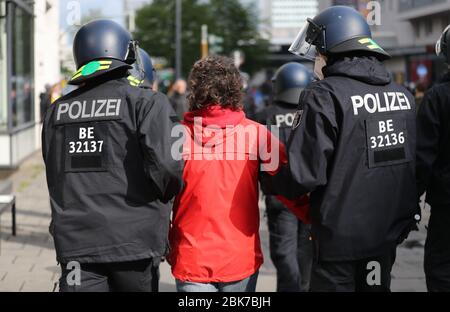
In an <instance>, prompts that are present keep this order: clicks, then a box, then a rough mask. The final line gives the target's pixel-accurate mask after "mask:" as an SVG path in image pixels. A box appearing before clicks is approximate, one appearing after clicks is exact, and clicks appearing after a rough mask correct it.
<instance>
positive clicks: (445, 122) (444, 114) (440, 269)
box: [417, 26, 450, 292]
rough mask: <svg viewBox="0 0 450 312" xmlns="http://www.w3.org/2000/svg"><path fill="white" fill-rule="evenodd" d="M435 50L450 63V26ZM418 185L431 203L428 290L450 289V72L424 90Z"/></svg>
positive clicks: (426, 264) (418, 135)
mask: <svg viewBox="0 0 450 312" xmlns="http://www.w3.org/2000/svg"><path fill="white" fill-rule="evenodd" d="M436 52H437V54H438V55H439V56H441V57H443V58H445V60H446V62H447V64H449V65H450V26H449V27H447V28H446V29H445V31H444V33H443V34H442V36H441V38H440V39H439V40H438V43H437V45H436ZM417 186H418V191H419V194H420V195H422V194H423V193H425V192H426V193H427V194H426V202H427V203H428V204H430V206H431V216H430V221H429V224H428V236H427V241H426V244H425V263H424V264H425V275H426V280H427V287H428V290H429V291H445V292H448V291H450V73H449V72H447V73H446V74H445V75H444V77H443V78H442V79H441V81H440V82H439V83H438V84H436V85H435V86H434V87H433V88H431V89H430V90H428V92H427V93H426V94H425V97H424V99H423V102H422V104H421V105H420V109H419V112H418V120H417Z"/></svg>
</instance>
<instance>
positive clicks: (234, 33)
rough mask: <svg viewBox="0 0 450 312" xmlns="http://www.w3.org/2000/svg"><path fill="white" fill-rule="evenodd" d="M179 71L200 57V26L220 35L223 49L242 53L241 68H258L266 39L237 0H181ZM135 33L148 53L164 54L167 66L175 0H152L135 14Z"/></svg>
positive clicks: (172, 49)
mask: <svg viewBox="0 0 450 312" xmlns="http://www.w3.org/2000/svg"><path fill="white" fill-rule="evenodd" d="M182 3H183V16H182V23H183V27H182V43H183V73H184V75H185V76H187V74H188V72H189V70H190V68H191V67H192V65H193V64H194V62H195V61H196V60H198V59H199V58H200V57H201V49H200V45H201V26H202V25H203V24H206V25H208V28H209V33H210V34H214V35H215V36H219V37H222V38H223V53H222V54H224V55H231V52H232V51H233V50H235V49H239V50H242V51H244V52H245V54H246V59H247V61H246V64H245V65H244V70H247V71H250V72H253V71H254V70H257V69H259V67H260V66H261V65H262V62H263V61H264V59H265V56H266V53H267V50H268V49H267V48H268V42H267V41H266V40H263V39H261V38H260V36H259V32H258V25H257V24H258V21H257V19H256V17H255V16H254V15H253V14H252V12H251V11H250V10H248V9H246V8H244V7H243V6H242V5H241V4H240V2H239V1H238V0H209V1H200V0H182ZM136 26H137V30H136V33H135V37H136V38H137V39H138V40H139V42H140V45H141V46H142V48H143V49H145V50H147V51H148V52H149V53H150V54H151V55H152V56H155V57H164V58H166V59H167V61H168V62H169V66H172V67H174V62H175V1H174V0H154V1H153V2H152V4H149V5H147V6H144V7H143V8H141V9H140V10H139V11H138V12H137V15H136Z"/></svg>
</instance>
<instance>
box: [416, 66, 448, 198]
mask: <svg viewBox="0 0 450 312" xmlns="http://www.w3.org/2000/svg"><path fill="white" fill-rule="evenodd" d="M417 118H418V119H417V186H418V190H419V194H420V195H422V194H423V193H424V192H425V191H426V192H427V196H426V201H427V202H428V203H429V204H430V205H432V206H448V205H450V73H448V74H446V75H445V76H444V78H443V79H442V81H441V82H440V83H439V84H437V85H435V86H434V87H433V88H431V89H430V90H428V91H427V93H426V94H425V97H424V99H423V102H422V104H421V105H420V108H419V112H418V117H417Z"/></svg>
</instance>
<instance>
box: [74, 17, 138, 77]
mask: <svg viewBox="0 0 450 312" xmlns="http://www.w3.org/2000/svg"><path fill="white" fill-rule="evenodd" d="M132 43H133V40H132V37H131V34H130V33H129V32H128V31H127V30H126V29H125V28H123V27H122V26H120V25H119V24H118V23H116V22H114V21H111V20H105V19H100V20H95V21H92V22H90V23H88V24H86V25H84V26H82V27H81V28H80V29H79V30H78V32H77V33H76V35H75V39H74V43H73V56H74V59H75V64H76V66H77V69H79V68H80V67H82V66H83V65H85V64H87V63H89V62H90V61H94V60H99V59H114V60H118V61H123V62H126V63H129V64H131V63H133V62H134V55H133V52H132V49H131V46H132Z"/></svg>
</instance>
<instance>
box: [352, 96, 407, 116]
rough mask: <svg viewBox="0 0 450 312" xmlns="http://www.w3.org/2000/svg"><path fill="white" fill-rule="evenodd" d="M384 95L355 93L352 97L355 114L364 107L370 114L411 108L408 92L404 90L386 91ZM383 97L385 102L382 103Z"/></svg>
mask: <svg viewBox="0 0 450 312" xmlns="http://www.w3.org/2000/svg"><path fill="white" fill-rule="evenodd" d="M383 95H384V96H380V94H378V93H375V94H370V93H368V94H366V95H364V96H360V95H354V96H352V97H350V99H351V101H352V105H353V114H354V115H355V116H358V115H359V112H360V110H361V109H362V108H364V109H365V110H366V111H367V112H368V113H369V114H375V113H384V112H394V111H400V110H410V109H411V104H410V102H409V99H408V97H407V96H406V94H404V93H402V92H385V93H384V94H383ZM381 98H383V100H384V103H382V101H381Z"/></svg>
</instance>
